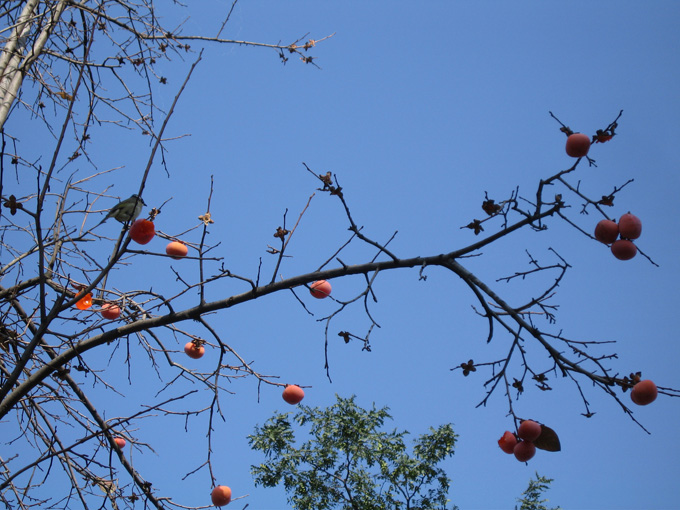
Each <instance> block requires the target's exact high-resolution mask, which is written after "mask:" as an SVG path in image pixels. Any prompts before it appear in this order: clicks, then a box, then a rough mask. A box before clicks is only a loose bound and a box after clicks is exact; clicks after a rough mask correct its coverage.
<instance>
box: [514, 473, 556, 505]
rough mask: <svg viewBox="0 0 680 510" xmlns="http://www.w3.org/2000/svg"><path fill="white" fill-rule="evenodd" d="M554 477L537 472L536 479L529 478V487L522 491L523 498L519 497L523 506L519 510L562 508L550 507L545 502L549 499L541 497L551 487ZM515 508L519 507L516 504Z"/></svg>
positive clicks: (518, 499)
mask: <svg viewBox="0 0 680 510" xmlns="http://www.w3.org/2000/svg"><path fill="white" fill-rule="evenodd" d="M552 481H553V480H552V478H546V477H544V476H540V475H539V474H538V473H536V479H535V480H529V487H527V490H525V491H524V492H523V493H522V496H523V497H522V498H517V501H518V502H519V503H521V505H522V506H520V507H519V510H561V508H560V507H555V508H548V507H547V506H545V505H544V504H543V503H547V502H548V500H547V499H539V498H540V497H541V495H542V494H543V492H545V491H547V490H548V489H549V488H550V483H551V482H552ZM515 509H517V507H516V506H515Z"/></svg>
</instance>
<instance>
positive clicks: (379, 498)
mask: <svg viewBox="0 0 680 510" xmlns="http://www.w3.org/2000/svg"><path fill="white" fill-rule="evenodd" d="M354 398H355V397H351V398H347V399H345V398H341V397H337V403H335V404H334V405H332V406H330V407H328V408H326V409H320V408H312V407H307V406H299V411H298V412H297V413H296V414H295V416H294V417H293V420H294V421H295V422H296V423H297V424H298V425H299V426H301V427H305V426H306V427H307V428H308V429H309V430H308V434H309V436H310V439H308V440H307V441H305V442H304V443H303V444H302V445H300V446H296V444H295V434H294V432H293V429H292V425H291V420H290V414H291V413H284V414H278V415H275V416H273V417H272V418H270V419H269V420H267V422H266V423H265V424H264V425H263V426H262V427H260V426H257V427H255V433H254V434H253V435H251V436H248V439H249V441H250V445H251V447H252V448H253V449H254V450H260V451H262V452H263V453H264V454H265V457H266V461H265V462H264V463H263V464H260V465H259V466H251V469H252V473H253V475H254V477H255V484H256V485H261V486H264V487H274V486H276V485H279V484H280V483H282V482H283V486H284V487H285V489H286V492H287V493H288V494H289V498H288V500H289V502H290V504H291V505H292V506H293V508H296V509H299V510H329V509H334V508H340V509H343V510H384V509H388V508H389V509H394V510H409V509H412V510H416V509H417V510H440V509H441V510H443V509H446V505H447V503H448V499H447V497H446V496H447V493H448V490H449V483H450V480H449V478H448V477H447V476H446V473H445V472H444V470H442V469H441V468H438V467H437V464H439V463H440V462H441V461H442V460H444V459H445V458H447V457H450V456H452V455H453V453H454V450H453V447H454V445H455V442H456V434H454V432H453V428H452V426H451V425H450V424H446V425H442V426H440V427H439V428H437V429H433V428H430V431H429V433H427V434H423V435H421V436H420V437H418V438H417V439H415V440H414V442H413V449H412V450H413V453H412V454H411V455H409V454H408V453H407V451H406V445H405V444H404V437H405V436H406V435H407V434H408V432H406V431H403V432H398V431H396V430H393V431H391V432H386V431H384V430H381V429H382V427H383V425H384V423H385V420H387V419H391V418H392V417H391V416H390V415H389V413H388V412H387V411H388V409H387V408H382V409H376V408H375V405H374V406H373V408H372V409H370V410H366V409H362V408H361V407H359V406H358V405H356V404H355V403H354Z"/></svg>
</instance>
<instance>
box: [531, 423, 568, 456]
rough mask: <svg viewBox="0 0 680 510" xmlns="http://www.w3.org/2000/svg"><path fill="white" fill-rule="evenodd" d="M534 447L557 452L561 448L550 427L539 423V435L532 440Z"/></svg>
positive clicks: (558, 439) (555, 434)
mask: <svg viewBox="0 0 680 510" xmlns="http://www.w3.org/2000/svg"><path fill="white" fill-rule="evenodd" d="M534 445H535V446H536V448H539V449H541V450H545V451H546V452H559V451H560V450H561V449H562V446H561V445H560V438H559V437H557V433H556V432H555V431H554V430H553V429H551V428H550V427H548V426H546V425H543V424H541V435H540V436H538V439H536V441H534Z"/></svg>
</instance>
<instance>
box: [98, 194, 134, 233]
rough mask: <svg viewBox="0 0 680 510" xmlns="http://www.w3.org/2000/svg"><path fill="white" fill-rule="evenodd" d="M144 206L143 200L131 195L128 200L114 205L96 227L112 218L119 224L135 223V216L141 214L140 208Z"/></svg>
mask: <svg viewBox="0 0 680 510" xmlns="http://www.w3.org/2000/svg"><path fill="white" fill-rule="evenodd" d="M144 205H146V204H145V203H144V200H142V199H141V198H140V197H138V196H137V195H132V196H131V197H130V198H126V199H125V200H123V201H122V202H119V203H117V204H116V205H114V206H113V207H112V208H111V210H110V211H109V212H108V214H107V215H106V217H105V218H104V219H103V220H102V221H100V222H99V223H98V224H97V226H99V225H101V224H102V223H104V222H105V221H106V220H108V219H109V218H113V219H115V220H117V221H120V222H121V223H127V222H130V221H135V220H136V219H137V216H139V213H141V212H142V206H144Z"/></svg>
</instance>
